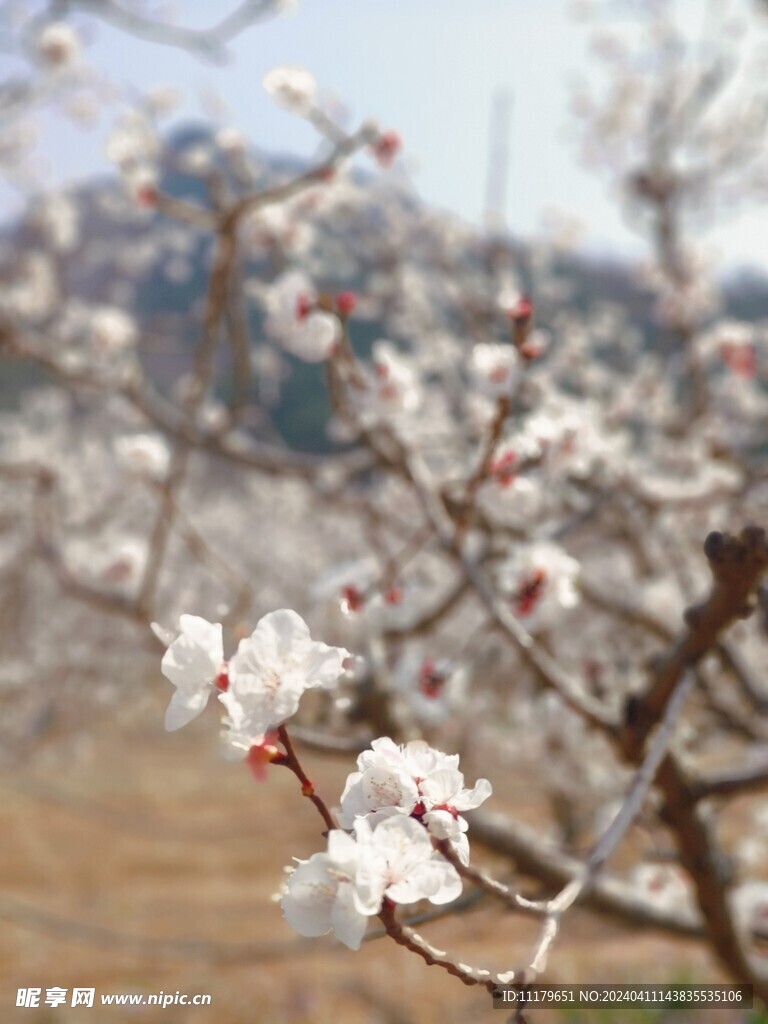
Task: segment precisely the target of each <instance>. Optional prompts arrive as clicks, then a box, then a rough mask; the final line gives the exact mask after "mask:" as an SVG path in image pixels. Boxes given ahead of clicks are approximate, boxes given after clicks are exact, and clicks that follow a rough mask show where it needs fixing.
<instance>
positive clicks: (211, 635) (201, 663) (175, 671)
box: [161, 615, 224, 732]
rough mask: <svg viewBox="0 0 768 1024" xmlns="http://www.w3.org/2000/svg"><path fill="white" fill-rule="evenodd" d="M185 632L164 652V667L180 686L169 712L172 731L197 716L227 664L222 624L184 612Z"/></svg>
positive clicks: (167, 725)
mask: <svg viewBox="0 0 768 1024" xmlns="http://www.w3.org/2000/svg"><path fill="white" fill-rule="evenodd" d="M179 627H180V629H181V632H180V633H179V635H178V636H177V637H176V639H175V640H174V641H173V642H172V643H171V645H170V646H169V647H168V650H167V651H166V652H165V654H164V655H163V660H162V663H161V669H162V672H163V675H164V676H165V677H166V679H169V680H170V681H171V682H172V683H173V685H174V686H175V687H176V692H175V693H174V695H173V697H172V698H171V703H170V704H169V705H168V710H167V712H166V715H165V728H166V729H167V730H168V731H169V732H172V731H174V730H175V729H180V728H181V727H182V726H183V725H186V724H187V723H188V722H191V721H192V719H193V718H196V717H197V716H198V715H199V714H200V712H201V711H202V710H203V708H205V706H206V704H207V703H208V698H209V696H210V694H211V690H212V688H213V686H214V685H215V683H216V680H217V678H218V677H219V675H220V673H221V671H222V669H223V667H224V641H223V636H222V627H221V625H220V624H219V623H212V622H208V621H207V620H206V619H203V618H200V616H198V615H182V616H181V617H180V619H179Z"/></svg>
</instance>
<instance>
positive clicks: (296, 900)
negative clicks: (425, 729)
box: [282, 737, 491, 949]
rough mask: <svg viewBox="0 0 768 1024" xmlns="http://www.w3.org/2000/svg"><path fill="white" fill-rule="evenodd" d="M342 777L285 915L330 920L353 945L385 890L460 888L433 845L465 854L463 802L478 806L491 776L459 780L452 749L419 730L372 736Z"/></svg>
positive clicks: (411, 892) (429, 894) (438, 896)
mask: <svg viewBox="0 0 768 1024" xmlns="http://www.w3.org/2000/svg"><path fill="white" fill-rule="evenodd" d="M357 767H358V770H357V771H356V772H352V774H351V775H350V776H349V777H348V778H347V782H346V785H345V787H344V792H343V793H342V796H341V808H340V810H339V813H338V821H339V824H340V825H341V826H342V829H346V830H347V831H343V830H342V829H338V830H333V831H332V832H331V833H330V834H329V837H328V849H327V851H326V852H325V853H316V854H314V855H313V856H312V857H310V859H309V860H307V861H303V862H299V866H298V867H297V868H296V869H295V870H294V871H293V872H292V874H291V876H290V878H289V879H288V882H287V884H286V886H285V891H284V893H283V897H282V906H283V913H284V915H285V918H286V920H287V921H288V923H289V924H290V925H292V927H294V928H295V929H296V930H297V931H298V932H300V933H301V934H302V935H322V934H324V933H325V932H327V931H329V930H333V931H334V933H335V934H336V936H337V937H338V938H339V939H340V941H341V942H343V943H344V944H345V945H347V946H349V947H350V948H351V949H357V948H358V947H359V945H360V942H361V941H362V937H363V935H364V933H365V927H366V923H367V918H369V917H372V916H374V915H375V914H378V913H379V912H380V910H381V907H382V902H383V900H384V899H387V900H390V901H391V902H393V903H397V904H410V903H415V902H417V901H419V900H423V899H427V900H429V901H430V902H431V903H434V904H443V903H450V902H451V901H452V900H454V899H456V897H457V896H458V895H459V894H460V893H461V878H460V876H459V874H458V872H457V870H456V868H455V867H454V866H453V865H452V864H451V863H450V862H449V861H448V860H446V859H445V858H444V857H443V856H442V855H441V854H440V853H439V852H438V850H437V849H436V846H435V843H434V840H447V841H448V842H449V843H450V845H451V847H452V848H453V850H454V852H455V853H456V854H457V856H458V858H459V860H460V861H461V862H462V863H464V864H466V863H468V861H469V843H468V842H467V837H466V834H465V833H466V831H467V828H468V825H467V822H466V820H465V819H464V818H463V817H462V816H461V812H462V811H468V810H471V809H472V808H475V807H479V806H480V804H482V803H483V802H484V801H485V800H486V799H487V798H488V797H489V796H490V795H491V784H490V783H489V782H488V780H487V779H480V780H478V782H477V783H476V784H475V786H474V787H473V788H472V789H466V788H465V786H464V776H463V775H462V773H461V772H460V771H459V758H458V755H456V754H452V755H448V754H444V753H442V751H439V750H435V749H433V748H432V747H430V746H429V745H428V744H427V743H425V742H424V741H423V740H413V741H411V742H410V743H407V744H406V745H405V746H398V745H397V744H396V743H395V742H394V741H393V740H391V739H390V738H389V737H382V738H381V739H378V740H374V742H373V743H372V744H371V749H370V750H367V751H365V752H364V753H362V754H361V755H360V757H359V758H358V762H357Z"/></svg>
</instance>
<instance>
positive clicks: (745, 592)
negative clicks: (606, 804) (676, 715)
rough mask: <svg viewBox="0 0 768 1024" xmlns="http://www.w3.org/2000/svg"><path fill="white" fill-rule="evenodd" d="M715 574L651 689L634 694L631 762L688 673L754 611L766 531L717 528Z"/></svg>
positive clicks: (767, 555) (654, 670)
mask: <svg viewBox="0 0 768 1024" xmlns="http://www.w3.org/2000/svg"><path fill="white" fill-rule="evenodd" d="M704 554H705V555H706V557H707V560H708V561H709V567H710V570H711V572H712V577H713V583H712V589H711V590H710V593H709V595H708V596H707V597H706V598H705V600H703V601H701V602H700V603H699V604H696V605H693V606H691V607H690V608H687V609H686V611H685V612H684V615H683V618H684V620H685V624H686V627H687V629H686V630H685V632H684V633H683V635H682V636H681V637H680V638H679V639H678V641H677V643H676V644H675V645H674V646H673V647H672V649H671V650H669V651H667V652H665V653H664V654H663V655H662V657H661V658H659V659H658V660H656V661H655V662H654V663H653V664H652V665H650V666H649V671H650V675H651V680H650V685H649V686H648V689H647V691H646V692H645V693H644V694H642V695H640V696H635V697H633V698H632V699H631V700H630V701H629V702H628V703H627V706H626V708H625V715H624V726H623V729H622V746H623V749H624V751H625V754H626V755H627V757H628V758H629V760H632V761H636V760H637V759H638V758H639V757H640V756H641V754H642V750H643V746H644V744H645V739H646V737H647V735H648V733H649V732H650V731H651V729H652V728H653V727H654V725H655V724H656V723H657V722H658V721H659V720H660V719H661V717H662V715H663V714H664V709H665V708H666V706H667V702H668V701H669V699H670V697H671V696H672V693H673V692H674V689H675V686H676V685H677V682H678V680H679V679H680V677H681V676H682V674H683V673H684V672H685V671H686V670H687V669H689V668H693V667H694V666H695V665H696V664H697V663H698V662H699V660H700V659H701V658H702V657H703V656H704V655H705V654H706V652H707V651H708V650H710V648H712V647H713V646H714V645H715V644H716V643H717V642H718V640H719V637H720V634H721V633H722V632H723V631H724V630H725V629H727V628H728V626H729V625H730V624H731V623H732V622H734V621H735V620H736V619H740V618H745V617H746V616H748V615H750V614H751V613H752V611H753V608H754V607H755V598H754V592H755V590H756V589H757V587H758V586H759V584H760V581H761V578H762V576H763V575H764V574H765V572H766V570H768V543H766V534H765V530H764V529H762V528H761V527H758V526H746V527H745V528H744V529H743V530H742V531H741V533H740V534H739V535H738V536H733V535H731V534H728V533H719V532H717V531H715V532H713V533H710V534H709V536H708V537H707V539H706V540H705V542H704Z"/></svg>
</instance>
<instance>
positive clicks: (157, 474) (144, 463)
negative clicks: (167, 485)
mask: <svg viewBox="0 0 768 1024" xmlns="http://www.w3.org/2000/svg"><path fill="white" fill-rule="evenodd" d="M115 454H116V455H117V460H118V462H119V463H120V465H121V466H123V468H124V469H126V470H127V471H128V472H129V473H132V474H133V475H134V476H138V477H143V478H145V479H149V480H163V479H164V478H165V477H166V475H167V473H168V467H169V465H170V461H171V452H170V449H169V447H168V444H167V442H166V440H165V438H163V437H161V435H160V434H154V433H145V434H132V435H131V436H129V437H119V438H118V439H117V441H116V442H115Z"/></svg>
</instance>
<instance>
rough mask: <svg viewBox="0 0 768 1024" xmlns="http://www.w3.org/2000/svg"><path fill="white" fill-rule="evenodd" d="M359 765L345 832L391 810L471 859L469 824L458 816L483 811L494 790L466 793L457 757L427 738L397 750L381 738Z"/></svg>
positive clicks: (351, 782) (344, 807)
mask: <svg viewBox="0 0 768 1024" xmlns="http://www.w3.org/2000/svg"><path fill="white" fill-rule="evenodd" d="M357 767H358V771H356V772H352V773H351V774H350V775H349V777H348V778H347V782H346V785H345V787H344V792H343V793H342V796H341V810H340V813H339V823H340V824H341V825H342V826H343V827H344V828H352V827H353V826H354V825H355V824H356V822H357V821H358V820H360V819H361V818H366V817H369V816H371V815H373V816H375V815H376V813H377V812H379V811H382V810H392V809H393V810H394V811H395V812H396V813H398V814H401V815H405V816H408V815H411V816H413V817H414V819H418V820H419V821H421V822H422V823H423V824H424V826H426V828H427V829H428V830H429V831H430V832H431V833H432V834H433V835H434V836H436V838H438V839H450V840H451V842H452V844H453V845H454V847H455V849H456V852H457V853H458V854H459V856H460V857H461V859H462V860H463V861H464V862H465V863H466V862H467V861H468V859H469V845H468V843H467V840H466V836H465V835H464V833H465V832H466V831H467V829H468V827H469V826H468V824H467V821H466V819H464V818H462V817H461V814H460V812H461V811H468V810H471V809H472V808H475V807H479V806H480V805H481V804H482V803H483V802H484V801H485V800H487V799H488V797H489V796H490V795H491V792H492V790H491V784H490V782H488V780H487V779H480V780H478V782H477V783H476V784H475V786H474V788H473V789H471V790H470V789H465V787H464V776H463V775H462V773H461V772H460V771H459V756H458V754H444V753H443V752H442V751H440V750H435V749H434V748H433V747H430V746H429V744H427V743H426V742H425V741H423V740H412V741H411V742H410V743H407V744H406V745H405V746H398V745H397V744H396V743H395V742H394V741H393V740H391V739H390V738H389V737H383V738H382V739H377V740H374V741H373V743H372V744H371V749H370V750H366V751H364V752H363V753H362V754H361V755H360V756H359V757H358V759H357Z"/></svg>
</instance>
